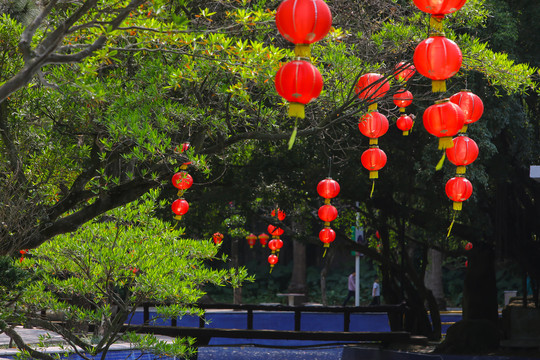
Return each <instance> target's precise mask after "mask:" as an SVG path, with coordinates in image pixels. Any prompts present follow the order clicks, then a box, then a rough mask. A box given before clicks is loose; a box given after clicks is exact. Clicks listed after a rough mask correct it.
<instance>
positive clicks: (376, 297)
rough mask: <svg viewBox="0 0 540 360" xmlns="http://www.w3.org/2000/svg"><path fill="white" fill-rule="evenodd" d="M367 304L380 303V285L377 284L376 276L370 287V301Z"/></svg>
mask: <svg viewBox="0 0 540 360" xmlns="http://www.w3.org/2000/svg"><path fill="white" fill-rule="evenodd" d="M369 305H381V286H380V285H379V278H378V277H376V278H375V281H374V282H373V288H372V289H371V303H370V304H369Z"/></svg>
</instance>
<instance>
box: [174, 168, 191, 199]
mask: <svg viewBox="0 0 540 360" xmlns="http://www.w3.org/2000/svg"><path fill="white" fill-rule="evenodd" d="M172 183H173V186H174V187H175V188H177V189H178V190H179V191H178V194H179V195H180V196H182V194H183V193H184V191H186V190H187V189H189V188H190V187H191V185H193V178H192V177H191V175H189V174H188V173H187V172H185V171H180V172H177V173H176V174H174V175H173V177H172Z"/></svg>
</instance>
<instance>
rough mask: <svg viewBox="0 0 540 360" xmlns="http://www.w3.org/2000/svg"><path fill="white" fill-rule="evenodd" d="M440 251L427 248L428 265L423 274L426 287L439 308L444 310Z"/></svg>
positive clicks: (444, 301)
mask: <svg viewBox="0 0 540 360" xmlns="http://www.w3.org/2000/svg"><path fill="white" fill-rule="evenodd" d="M442 258H443V257H442V253H441V252H440V251H438V250H435V249H429V250H428V265H427V268H426V273H425V275H424V283H425V284H426V288H428V289H429V290H431V292H432V293H433V296H434V297H435V300H436V301H437V305H438V307H439V310H446V299H445V297H444V289H443V282H442Z"/></svg>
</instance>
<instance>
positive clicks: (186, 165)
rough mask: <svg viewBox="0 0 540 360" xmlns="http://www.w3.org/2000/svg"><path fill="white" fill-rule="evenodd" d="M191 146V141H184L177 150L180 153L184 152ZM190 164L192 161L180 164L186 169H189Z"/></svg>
mask: <svg viewBox="0 0 540 360" xmlns="http://www.w3.org/2000/svg"><path fill="white" fill-rule="evenodd" d="M189 147H190V145H189V143H183V144H182V145H180V146H177V147H176V149H175V151H177V152H179V153H183V152H185V151H187V150H188V149H189ZM188 165H191V161H188V162H185V163H183V164H182V166H180V169H182V170H185V169H187V167H188Z"/></svg>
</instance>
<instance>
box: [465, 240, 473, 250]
mask: <svg viewBox="0 0 540 360" xmlns="http://www.w3.org/2000/svg"><path fill="white" fill-rule="evenodd" d="M472 248H473V244H472V243H471V242H468V243H467V244H465V250H467V251H469V250H472Z"/></svg>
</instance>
